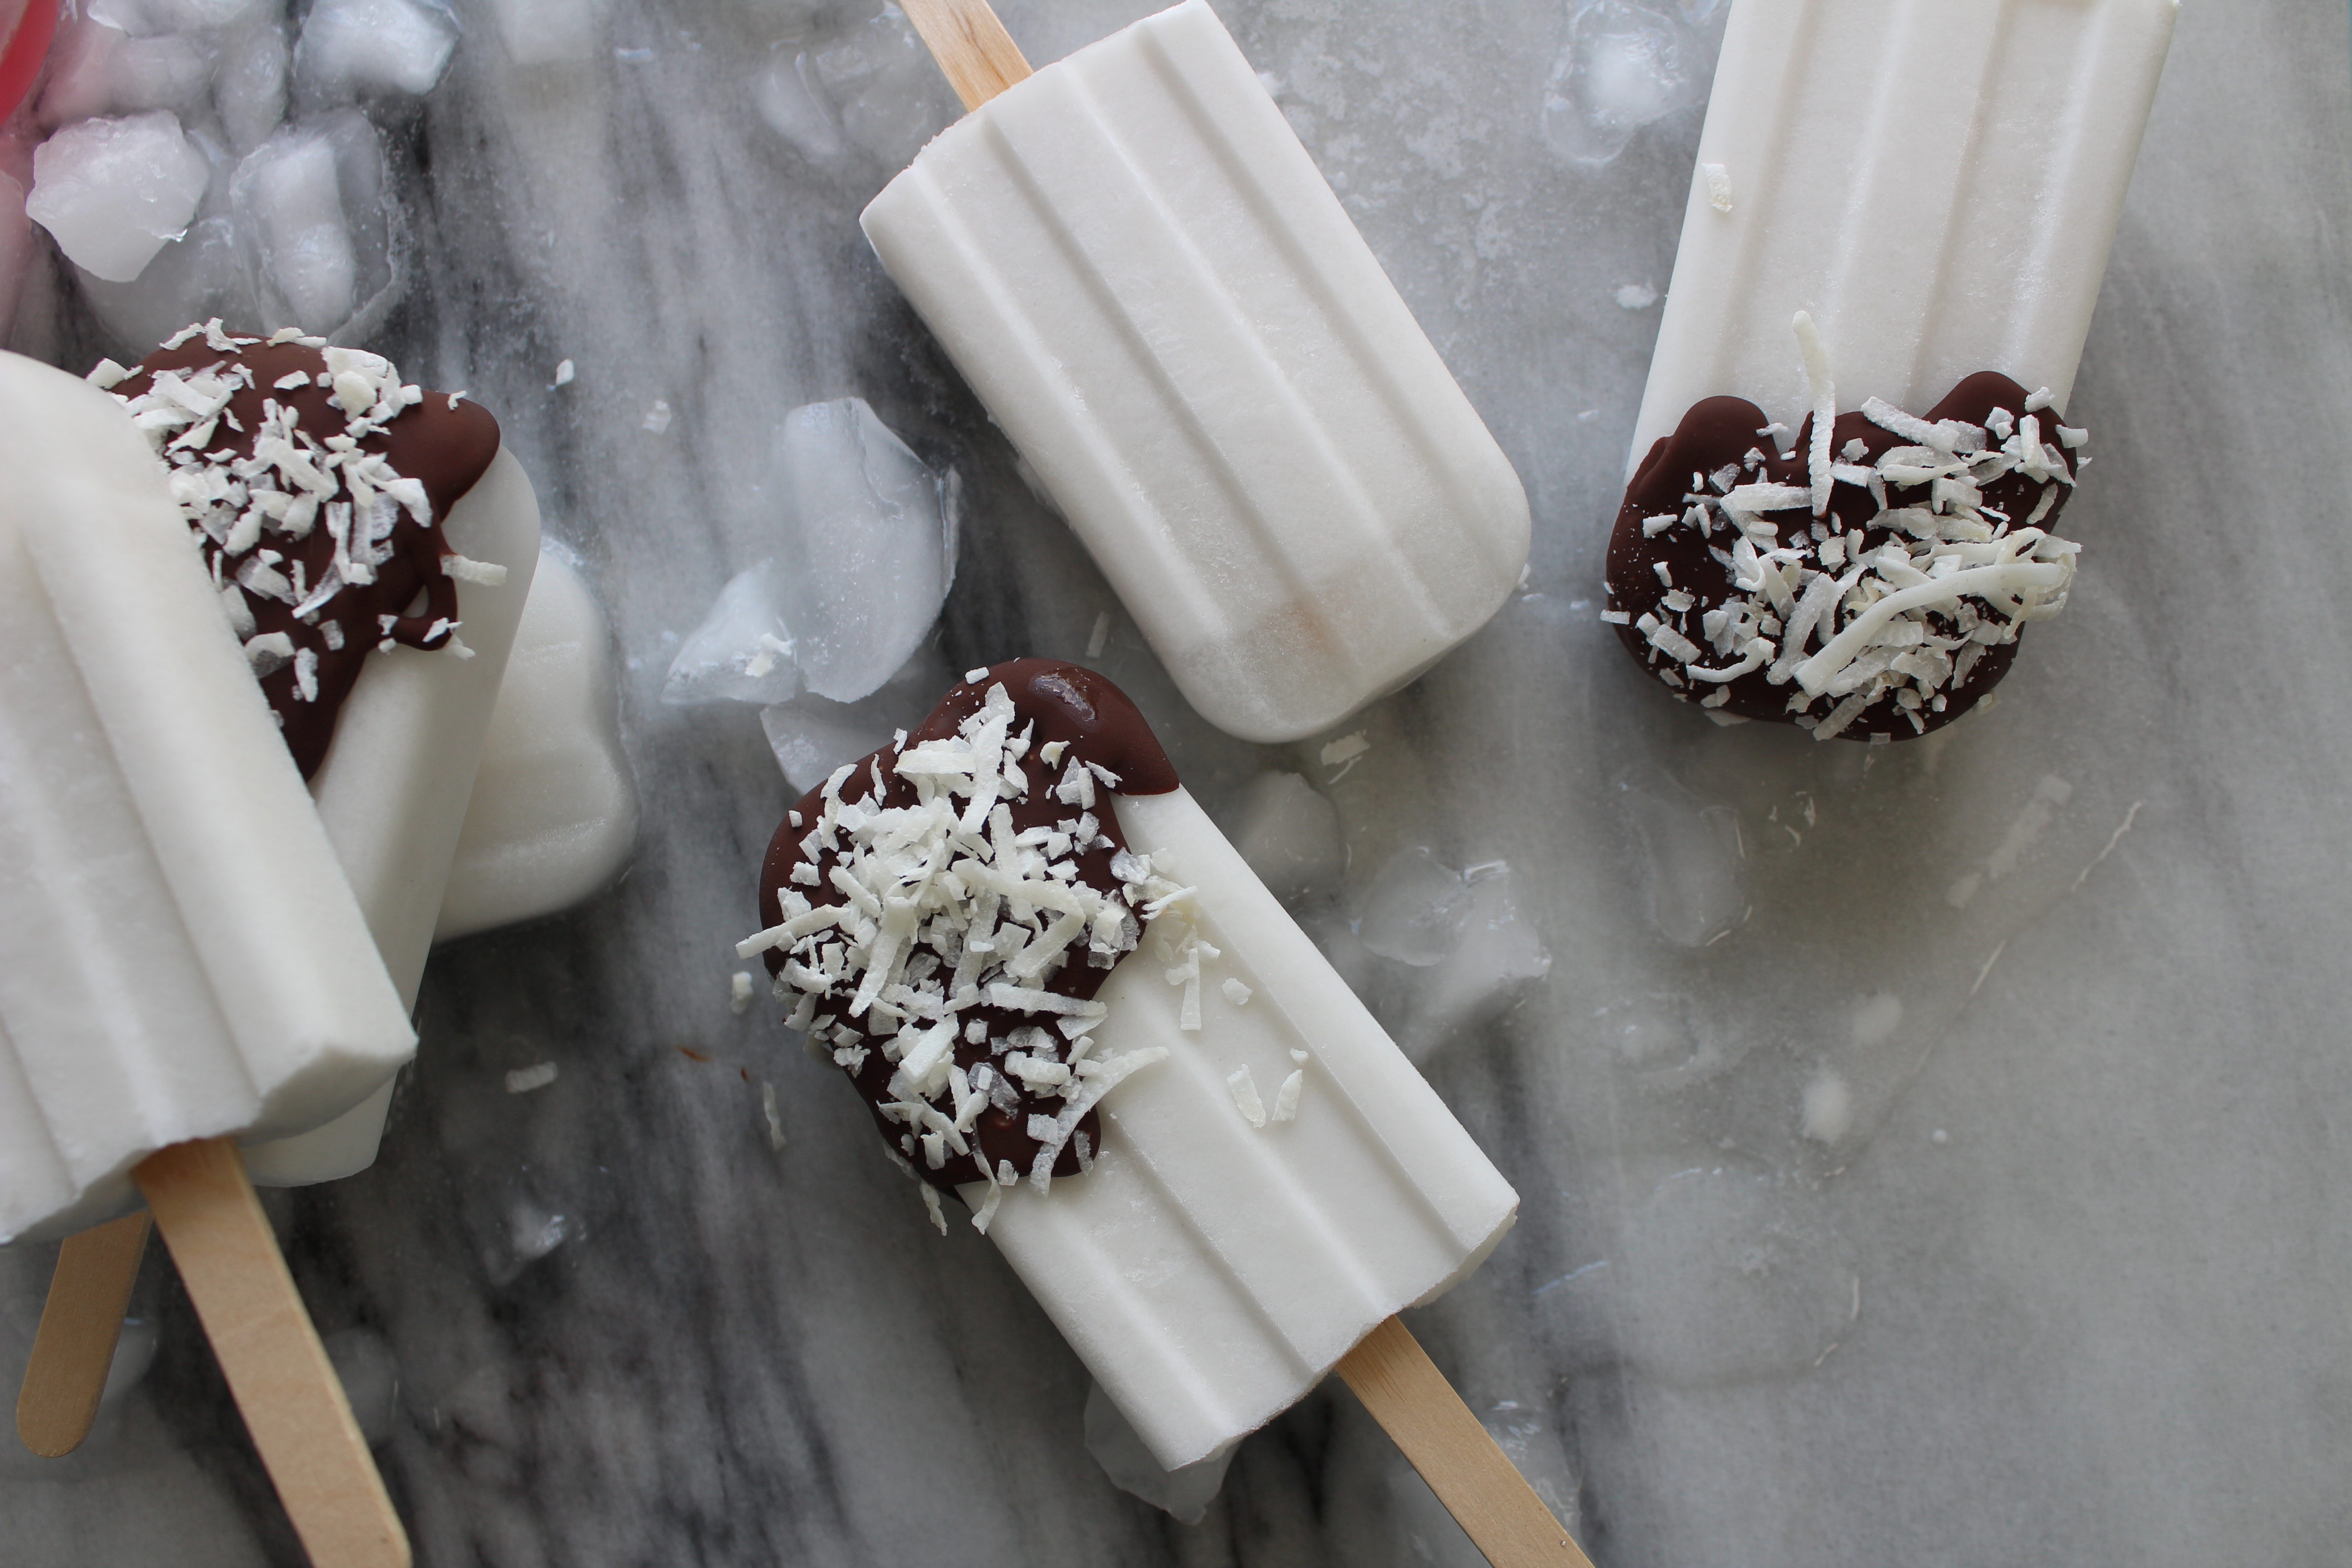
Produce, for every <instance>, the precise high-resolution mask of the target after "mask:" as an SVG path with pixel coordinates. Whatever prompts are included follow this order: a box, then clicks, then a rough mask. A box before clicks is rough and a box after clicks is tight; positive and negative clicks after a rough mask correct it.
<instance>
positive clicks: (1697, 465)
mask: <svg viewBox="0 0 2352 1568" xmlns="http://www.w3.org/2000/svg"><path fill="white" fill-rule="evenodd" d="M2026 395H2027V394H2026V390H2025V388H2024V387H2022V386H2020V385H2019V384H2017V383H2016V382H2014V381H2011V379H2010V378H2009V377H2007V376H2005V375H2002V374H2000V373H1998V372H1995V371H1979V372H1977V373H1976V374H1973V375H1969V376H1968V377H1966V378H1964V379H1963V380H1962V381H1961V382H1960V383H1959V384H1958V385H1956V386H1954V387H1953V388H1952V390H1951V391H1950V392H1948V393H1947V394H1946V395H1945V396H1944V398H1943V401H1941V402H1940V403H1938V404H1937V405H1936V406H1935V407H1934V408H1933V409H1932V410H1930V411H1929V412H1928V413H1927V415H1926V416H1925V418H1926V419H1927V422H1928V423H1930V424H1933V423H1936V422H1937V421H1940V420H1945V419H1957V420H1959V421H1962V422H1963V423H1966V424H1969V425H1979V426H1981V425H1983V424H1984V423H1985V421H1986V419H1987V418H1988V417H1989V416H1990V415H1991V413H1992V411H1993V410H1994V409H1996V408H2003V409H2007V410H2008V411H2009V412H2010V413H2011V414H2012V415H2021V414H2022V413H2024V412H2025V403H2026ZM1764 426H1765V416H1764V412H1763V410H1762V409H1760V408H1759V407H1757V406H1756V405H1754V404H1752V403H1750V402H1748V400H1747V399H1745V398H1741V397H1709V398H1706V399H1705V400H1703V401H1702V402H1700V403H1698V404H1696V405H1693V407H1692V408H1691V410H1690V412H1689V413H1687V414H1685V415H1684V416H1683V419H1682V423H1681V425H1680V426H1677V427H1676V428H1675V433H1674V434H1673V435H1672V436H1666V437H1660V438H1659V439H1658V441H1657V442H1656V444H1655V445H1654V446H1653V447H1651V448H1650V453H1649V456H1648V457H1646V458H1643V460H1642V466H1641V468H1640V469H1639V470H1638V471H1637V472H1635V474H1634V476H1633V482H1632V483H1631V484H1630V485H1628V486H1627V487H1626V490H1625V500H1624V503H1623V505H1622V506H1621V507H1619V509H1618V511H1617V522H1616V526H1615V528H1614V529H1613V530H1612V532H1611V534H1610V538H1609V557H1608V582H1607V588H1608V595H1609V599H1608V602H1609V607H1610V608H1611V609H1612V610H1622V611H1623V612H1624V613H1625V615H1626V616H1627V619H1628V621H1629V623H1630V622H1637V621H1639V620H1640V619H1641V617H1642V616H1643V615H1644V614H1655V615H1657V616H1659V617H1660V618H1661V619H1665V618H1668V613H1667V612H1666V611H1665V610H1664V608H1663V606H1662V604H1661V601H1662V600H1664V597H1665V595H1666V593H1667V591H1668V590H1667V587H1666V585H1665V584H1664V583H1662V582H1661V581H1660V580H1659V578H1658V574H1657V572H1656V569H1655V568H1656V563H1659V562H1664V563H1666V566H1667V570H1668V571H1669V572H1671V573H1672V574H1673V576H1674V586H1675V587H1676V588H1679V589H1681V590H1683V591H1684V592H1685V593H1687V594H1689V595H1692V596H1693V597H1694V598H1695V599H1696V600H1697V601H1698V603H1697V605H1696V608H1694V609H1693V610H1691V611H1689V612H1688V613H1687V615H1686V616H1685V619H1686V620H1687V622H1688V624H1689V625H1690V626H1694V627H1695V626H1696V625H1697V621H1698V617H1699V616H1700V615H1701V614H1703V613H1704V612H1705V611H1706V610H1709V609H1712V608H1715V607H1717V606H1718V605H1722V604H1724V603H1725V602H1726V601H1727V600H1729V599H1732V598H1734V597H1737V596H1738V595H1737V591H1736V590H1735V588H1734V587H1733V584H1732V574H1731V572H1730V570H1729V569H1728V568H1727V567H1726V566H1725V565H1724V563H1722V562H1720V561H1718V560H1717V559H1716V556H1715V554H1714V553H1713V552H1711V551H1710V549H1709V544H1710V540H1709V538H1708V537H1706V536H1705V535H1702V534H1700V533H1699V532H1698V531H1696V530H1695V529H1693V528H1690V527H1688V526H1685V525H1681V524H1677V525H1676V526H1675V527H1672V528H1669V529H1667V530H1665V531H1664V532H1662V533H1659V534H1657V535H1655V536H1654V537H1645V536H1644V535H1643V531H1642V521H1643V519H1644V518H1647V517H1654V516H1657V515H1658V514H1660V513H1662V512H1676V513H1679V512H1681V511H1683V510H1684V509H1685V505H1686V504H1687V502H1686V499H1685V498H1686V497H1688V496H1689V495H1690V493H1691V476H1692V475H1694V474H1712V473H1714V472H1716V471H1717V470H1718V469H1720V468H1723V467H1724V466H1725V465H1726V464H1738V463H1741V462H1742V461H1743V459H1744V458H1746V457H1747V455H1748V453H1749V452H1751V451H1760V452H1761V453H1762V455H1763V458H1764V462H1763V466H1762V467H1761V468H1743V470H1742V472H1741V475H1740V479H1739V481H1738V482H1740V483H1742V484H1747V483H1754V482H1759V481H1760V482H1765V483H1771V484H1784V485H1797V486H1805V485H1808V484H1809V483H1810V482H1811V472H1810V469H1809V468H1808V465H1807V453H1808V452H1809V450H1810V449H1811V439H1812V426H1813V420H1812V416H1811V415H1807V416H1805V421H1804V423H1803V425H1802V426H1800V427H1799V428H1798V431H1797V434H1796V437H1795V439H1794V441H1793V442H1792V443H1791V446H1790V454H1791V455H1790V457H1788V458H1781V457H1780V456H1779V455H1778V454H1777V453H1775V451H1774V450H1773V444H1772V442H1771V441H1769V439H1767V438H1766V437H1764V436H1763V435H1761V434H1760V433H1759V432H1761V431H1762V430H1763V428H1764ZM1856 440H1858V441H1860V442H1861V443H1862V446H1863V450H1864V457H1863V458H1861V461H1862V462H1863V463H1864V464H1866V465H1874V464H1875V463H1876V462H1877V461H1878V459H1879V458H1881V457H1883V456H1884V455H1885V454H1886V453H1887V452H1889V451H1892V450H1893V449H1895V447H1904V446H1908V445H1909V444H1910V443H1909V442H1907V441H1906V439H1905V438H1904V437H1900V436H1897V435H1895V433H1894V432H1893V431H1891V430H1887V429H1885V428H1883V427H1881V426H1877V425H1874V424H1873V423H1871V421H1870V420H1869V419H1867V418H1865V417H1864V416H1862V415H1861V414H1859V413H1849V414H1841V415H1839V416H1838V417H1837V421H1836V423H1835V424H1834V425H1833V426H1832V427H1831V437H1830V450H1831V451H1832V453H1833V454H1835V453H1842V452H1843V451H1844V450H1845V448H1846V444H1847V443H1848V442H1849V441H1856ZM2076 463H2077V459H2076V458H2075V457H2074V454H2073V453H2072V452H2068V453H2067V454H2066V465H2067V469H2068V472H2069V473H2072V472H2073V471H2074V468H2075V466H2076ZM2045 488H2047V487H2046V486H2045V485H2044V484H2043V483H2041V482H2037V481H2035V480H2033V479H2029V478H2027V477H2026V476H2024V475H2023V474H2021V473H2011V474H2007V475H2004V476H2002V477H2001V478H2000V479H1995V480H1993V481H1992V482H1991V483H1990V484H1988V485H1986V486H1985V487H1984V500H1983V504H1984V505H1985V506H1986V507H1988V508H1996V509H1999V510H2001V511H2003V512H2006V513H2008V514H2009V515H2010V516H2011V517H2013V518H2016V519H2019V520H2022V519H2023V518H2025V517H2026V516H2027V515H2028V514H2029V513H2031V512H2032V510H2033V508H2034V506H2035V504H2036V503H2037V502H2038V501H2039V500H2040V499H2041V497H2042V490H2043V489H2045ZM2057 489H2058V493H2057V496H2056V498H2055V499H2054V500H2053V504H2052V506H2051V508H2050V510H2048V511H2047V512H2046V513H2044V514H2043V517H2042V522H2041V523H2040V524H2039V526H2041V527H2043V528H2051V527H2053V526H2054V525H2055V522H2056V520H2057V517H2058V514H2059V512H2060V510H2062V509H2063V507H2064V506H2065V504H2066V499H2067V497H2068V495H2069V494H2070V493H2071V488H2070V487H2068V486H2065V485H2059V486H2058V487H2057ZM1829 510H1830V514H1831V517H1833V518H1834V519H1835V520H1836V521H1839V522H1841V523H1843V525H1844V528H1845V531H1846V533H1847V535H1848V537H1849V538H1850V539H1856V538H1858V541H1859V542H1858V545H1857V546H1856V549H1857V551H1862V552H1866V551H1870V550H1874V549H1876V548H1878V547H1879V546H1880V545H1882V544H1885V542H1888V541H1889V540H1893V539H1895V538H1896V534H1895V531H1894V530H1893V529H1892V528H1890V527H1887V526H1885V523H1884V521H1882V520H1879V518H1880V514H1879V509H1878V506H1877V504H1876V503H1875V502H1874V500H1872V498H1871V495H1870V493H1869V492H1868V491H1867V490H1864V489H1859V488H1857V487H1855V486H1853V485H1846V484H1840V485H1837V486H1834V487H1832V490H1831V492H1830V508H1829ZM1766 517H1767V519H1768V521H1771V522H1773V523H1774V524H1776V526H1777V528H1778V531H1779V538H1780V541H1781V542H1783V543H1790V544H1794V543H1796V542H1799V541H1806V542H1810V541H1811V529H1812V527H1813V525H1814V524H1815V523H1816V522H1817V521H1819V522H1822V523H1827V522H1828V521H1830V518H1822V519H1816V518H1815V517H1814V516H1813V515H1812V512H1811V509H1810V508H1808V507H1797V508H1791V509H1790V510H1785V511H1777V512H1770V513H1767V514H1766ZM1712 542H1714V543H1716V544H1717V545H1718V546H1719V545H1720V544H1721V543H1722V542H1723V540H1722V538H1721V536H1720V535H1717V537H1716V538H1715V539H1714V540H1713V541H1712ZM1928 618H1929V621H1930V623H1931V625H1933V626H1936V627H1937V629H1938V630H1939V632H1948V631H1950V630H1952V629H1953V622H1952V621H1951V620H1950V618H1949V617H1948V616H1946V615H1944V614H1943V613H1942V612H1930V615H1929V617H1928ZM1616 632H1617V637H1618V640H1619V641H1621V642H1622V643H1623V644H1624V645H1625V648H1626V651H1627V652H1629V653H1631V654H1632V655H1633V657H1634V658H1636V659H1637V660H1639V661H1641V663H1642V664H1643V667H1644V668H1649V669H1651V670H1652V671H1653V672H1654V673H1655V672H1658V671H1663V670H1671V669H1673V668H1675V664H1674V661H1673V660H1671V659H1661V658H1656V657H1654V655H1655V650H1654V648H1652V647H1651V646H1650V644H1649V643H1648V642H1647V641H1646V640H1645V639H1644V637H1643V634H1642V633H1641V631H1640V630H1638V629H1637V628H1636V627H1635V626H1633V625H1631V624H1628V625H1624V626H1618V627H1617V628H1616ZM1690 635H1691V636H1692V637H1694V640H1698V639H1697V636H1696V632H1693V633H1691V634H1690ZM2016 657H2017V644H2016V642H2015V641H2010V642H2003V643H1996V644H1992V645H1990V646H1988V647H1985V649H1984V652H1983V654H1982V655H1981V656H1980V657H1979V658H1978V659H1977V661H1976V664H1975V666H1974V668H1971V669H1970V670H1969V672H1968V675H1967V677H1966V678H1965V679H1961V680H1959V681H1958V682H1956V683H1955V684H1953V685H1952V686H1950V687H1948V688H1946V689H1945V692H1944V696H1945V699H1946V700H1945V706H1944V708H1943V710H1941V711H1940V712H1935V711H1923V712H1921V713H1920V715H1919V718H1920V721H1921V724H1922V725H1923V726H1924V729H1921V728H1915V727H1914V726H1913V724H1912V723H1911V721H1910V720H1909V719H1908V718H1906V716H1905V713H1904V710H1901V709H1900V708H1899V707H1898V705H1897V704H1896V702H1895V699H1894V697H1893V694H1892V693H1890V694H1888V695H1887V696H1885V697H1883V698H1881V699H1880V700H1877V701H1875V702H1874V703H1872V704H1871V705H1870V706H1869V707H1868V708H1866V709H1864V710H1863V712H1862V714H1861V716H1860V717H1858V718H1857V719H1855V720H1854V721H1853V723H1852V724H1851V725H1850V726H1849V727H1848V728H1846V729H1845V730H1844V731H1842V732H1841V737H1842V738H1852V739H1855V740H1866V739H1870V738H1873V737H1879V736H1885V737H1888V738H1891V739H1896V740H1902V739H1907V738H1908V737H1910V736H1912V735H1914V734H1918V733H1924V732H1925V731H1932V730H1936V729H1938V728H1940V727H1942V726H1943V725H1946V724H1948V723H1950V722H1951V721H1953V720H1955V719H1957V718H1958V717H1959V716H1960V715H1961V714H1963V713H1966V712H1967V711H1969V710H1970V709H1971V708H1973V707H1975V706H1976V704H1977V703H1978V701H1979V700H1981V699H1982V698H1983V696H1984V694H1985V693H1986V692H1988V691H1990V690H1991V689H1992V688H1993V686H1994V685H1995V684H1996V683H1998V682H1999V681H2000V678H2001V677H2002V676H2003V675H2005V674H2007V673H2008V672H2009V668H2010V666H2011V663H2012V662H2014V660H2015V659H2016ZM1718 689H1723V690H1728V692H1729V693H1730V695H1729V697H1728V698H1727V700H1726V701H1725V702H1724V703H1723V705H1722V706H1723V708H1724V710H1726V711H1727V712H1731V713H1737V714H1741V715H1743V716H1745V717H1747V718H1750V719H1769V720H1774V721H1779V722H1782V723H1788V722H1792V721H1794V719H1795V717H1796V715H1795V714H1794V713H1792V712H1791V711H1790V709H1789V698H1790V693H1791V691H1792V690H1794V689H1795V688H1794V687H1793V686H1792V685H1791V684H1790V683H1788V682H1786V681H1783V682H1782V683H1780V684H1777V685H1776V684H1774V683H1773V682H1772V681H1771V680H1770V679H1769V678H1768V676H1767V673H1766V671H1765V670H1763V669H1757V670H1753V671H1751V672H1749V673H1748V674H1746V675H1743V676H1740V677H1739V678H1738V679H1734V680H1730V681H1727V682H1725V683H1723V685H1722V686H1720V687H1717V686H1697V685H1689V686H1685V687H1683V688H1682V689H1677V690H1675V696H1677V697H1679V698H1681V699H1682V700H1684V701H1685V702H1696V701H1697V700H1699V699H1700V698H1702V697H1706V696H1711V695H1712V694H1713V693H1714V692H1715V691H1717V690H1718ZM1823 706H1824V707H1825V706H1826V704H1824V705H1823Z"/></svg>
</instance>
